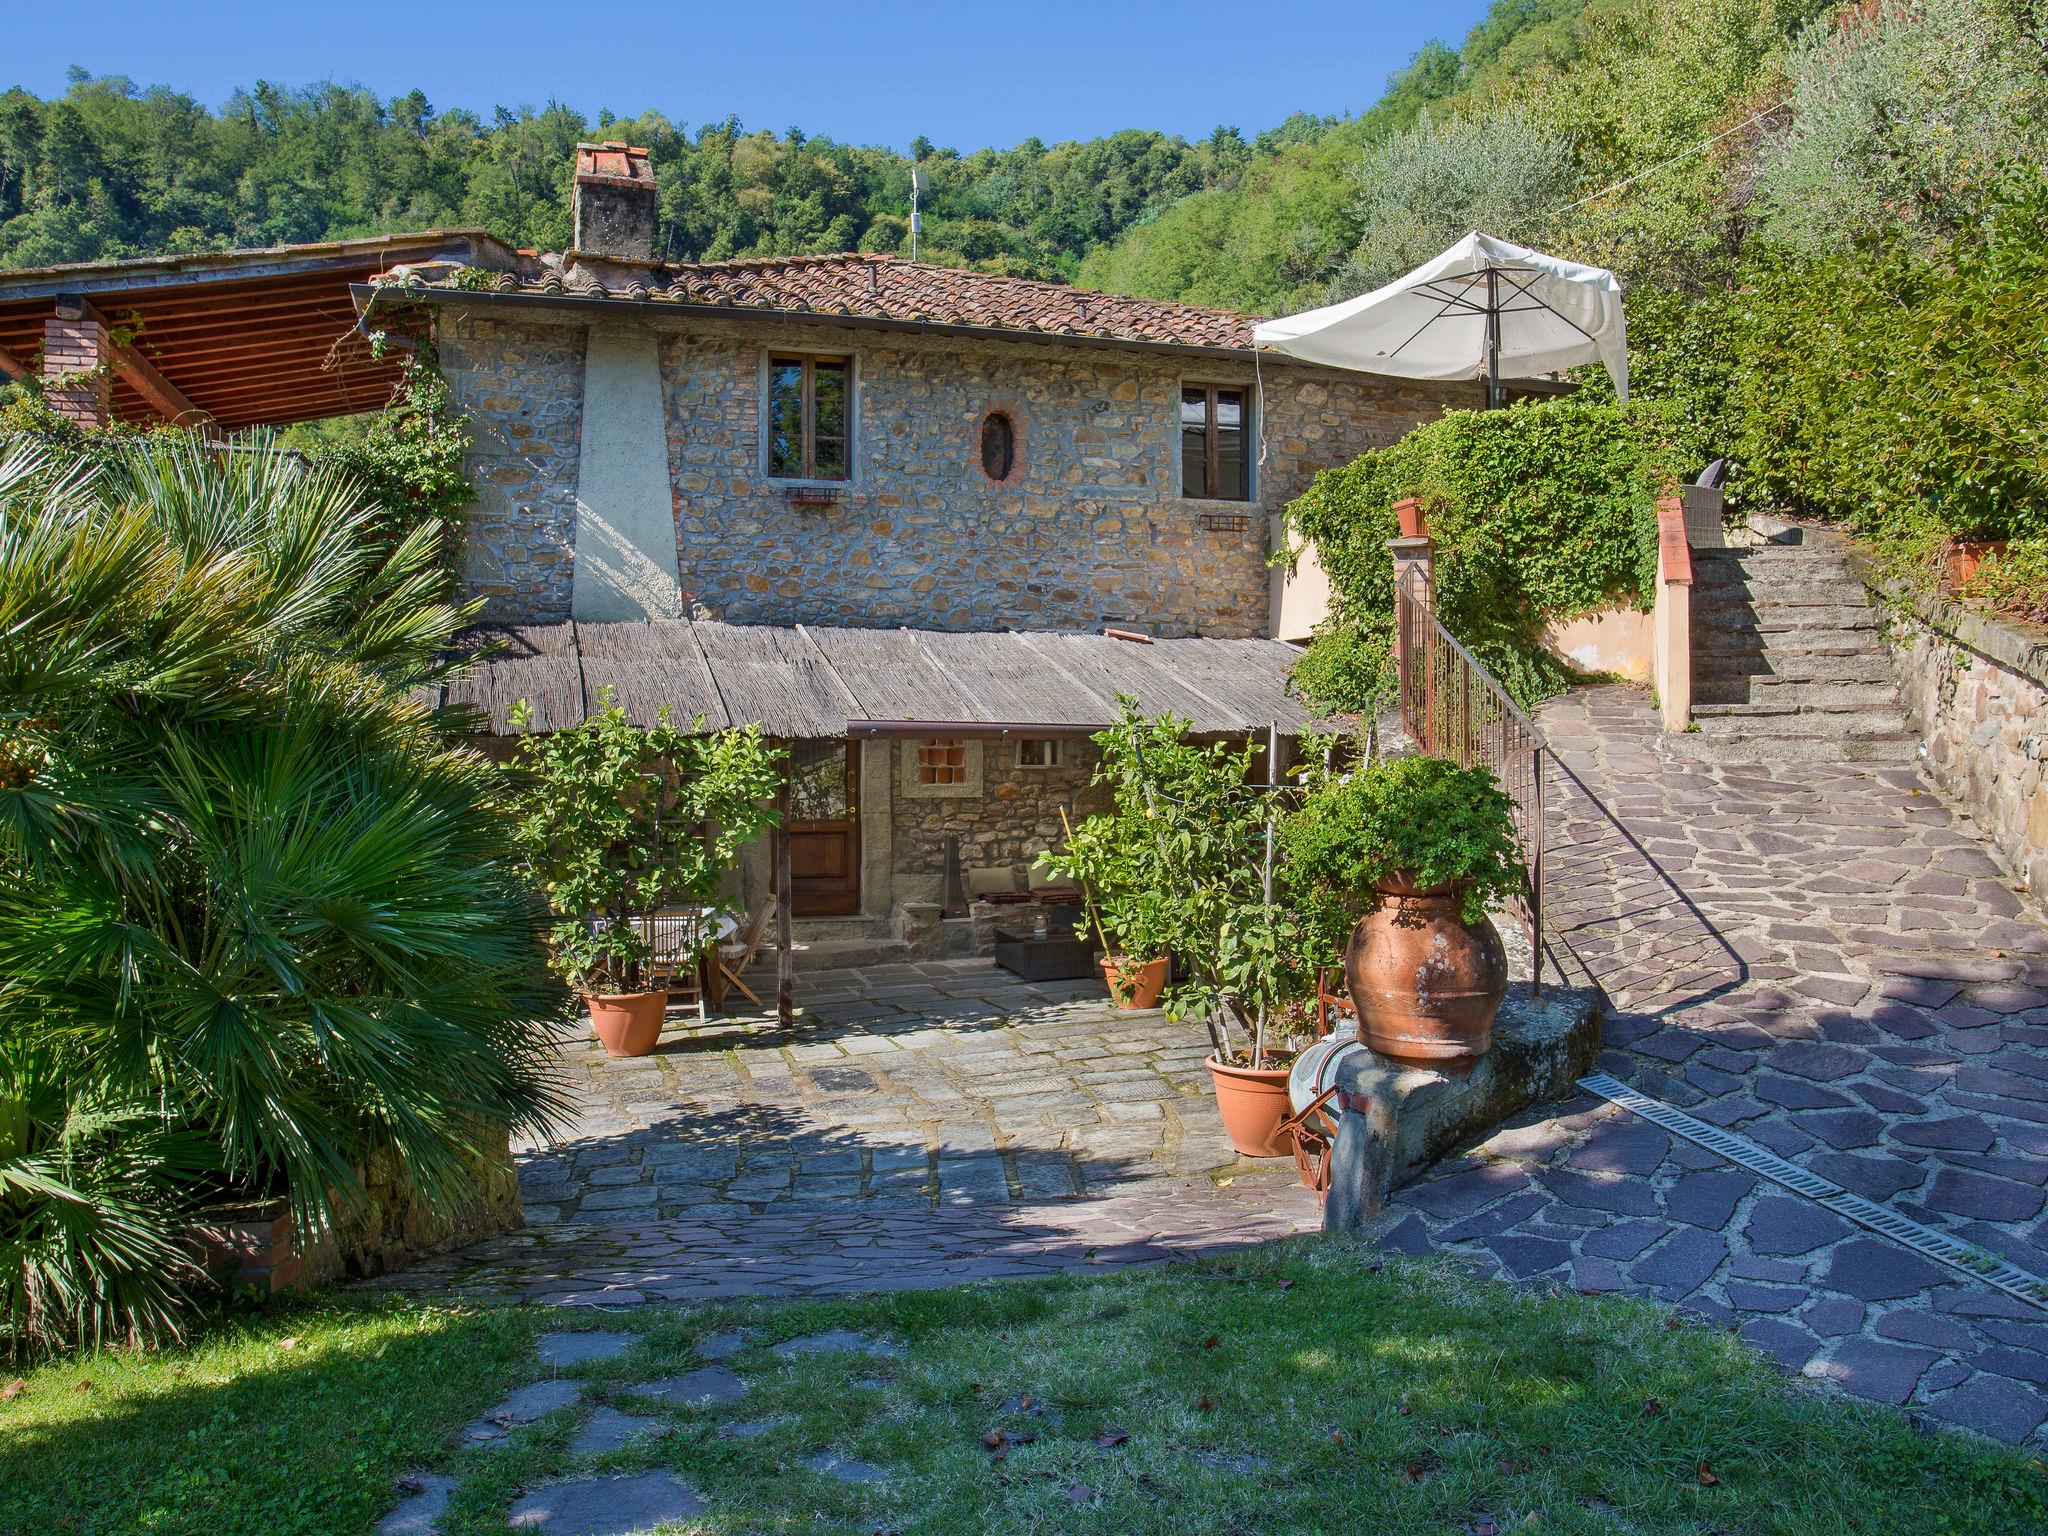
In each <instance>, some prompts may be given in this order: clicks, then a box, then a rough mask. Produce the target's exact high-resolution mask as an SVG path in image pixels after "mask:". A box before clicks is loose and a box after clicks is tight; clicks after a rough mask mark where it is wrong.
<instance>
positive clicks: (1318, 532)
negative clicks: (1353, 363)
mask: <svg viewBox="0 0 2048 1536" xmlns="http://www.w3.org/2000/svg"><path fill="white" fill-rule="evenodd" d="M1680 457H1681V455H1680V452H1679V450H1677V449H1676V448H1674V447H1673V433H1672V423H1671V421H1670V420H1669V419H1668V417H1667V415H1666V413H1665V411H1664V410H1663V409H1662V408H1660V407H1655V406H1647V405H1620V404H1615V403H1611V402H1609V403H1599V402H1589V401H1580V400H1551V401H1545V402H1542V403H1540V404H1529V405H1520V406H1515V407H1513V408H1511V409H1508V410H1502V411H1457V412H1453V413H1452V414H1450V415H1448V416H1445V417H1443V418H1442V419H1441V420H1438V421H1435V422H1432V423H1430V424H1429V425H1427V426H1425V427H1421V428H1418V429H1417V430H1416V431H1413V432H1411V433H1409V434H1408V435H1407V436H1406V437H1404V438H1402V439H1401V440H1400V441H1399V442H1397V443H1395V444H1393V445H1392V446H1390V447H1387V448H1377V449H1374V450H1372V451H1371V452H1369V453H1365V454H1361V455H1360V456H1359V457H1358V458H1356V459H1354V460H1353V461H1352V462H1351V463H1349V464H1345V465H1341V466H1339V467H1337V468H1335V469H1329V470H1325V471H1324V472H1323V473H1322V474H1320V475H1318V476H1317V477H1316V479H1315V481H1314V482H1313V483H1312V484H1311V485H1310V486H1309V488H1308V490H1306V491H1305V492H1303V493H1302V494H1301V495H1300V496H1299V497H1297V498H1296V499H1295V500H1294V502H1293V503H1292V504H1291V505H1290V506H1289V508H1288V519H1289V527H1290V530H1291V532H1292V535H1293V537H1294V538H1295V539H1297V540H1299V539H1303V538H1306V539H1309V540H1312V541H1313V542H1314V543H1315V545H1316V549H1317V553H1318V556H1319V558H1320V559H1321V561H1322V564H1323V568H1324V570H1325V571H1327V572H1328V573H1329V577H1330V584H1331V587H1332V590H1333V591H1334V593H1335V595H1336V605H1335V612H1334V613H1333V614H1332V617H1331V620H1330V621H1329V622H1328V623H1326V624H1325V625H1324V627H1323V629H1322V630H1321V631H1319V632H1318V634H1317V635H1316V637H1315V640H1314V643H1313V644H1312V645H1311V647H1310V650H1309V654H1308V655H1307V656H1306V657H1304V658H1303V660H1302V662H1301V663H1300V664H1299V665H1298V666H1297V668H1296V670H1295V680H1296V683H1297V686H1299V687H1300V688H1301V689H1302V691H1303V692H1304V693H1306V694H1308V695H1309V696H1310V697H1311V698H1313V699H1316V700H1317V701H1318V702H1320V703H1324V704H1327V705H1331V706H1334V707H1337V708H1348V709H1359V708H1364V707H1367V706H1368V704H1369V702H1370V700H1371V698H1372V696H1373V695H1374V693H1375V692H1376V691H1377V690H1379V689H1380V688H1381V687H1382V686H1383V685H1384V682H1385V675H1386V671H1387V667H1388V660H1389V657H1390V655H1391V651H1392V644H1393V623H1394V615H1393V606H1394V589H1393V569H1392V564H1391V561H1390V560H1389V558H1388V555H1387V547H1386V546H1387V540H1389V539H1391V538H1393V537H1394V536H1395V534H1396V532H1397V527H1396V523H1395V517H1394V503H1395V502H1396V501H1398V500H1400V499H1401V498H1403V497H1406V496H1414V497H1418V498H1419V499H1420V500H1421V502H1422V505H1423V514H1424V517H1425V518H1426V519H1427V522H1428V528H1429V533H1430V536H1431V538H1432V539H1434V540H1435V542H1436V585H1437V608H1438V612H1439V614H1440V615H1441V616H1442V618H1443V620H1444V622H1445V624H1446V625H1447V626H1448V627H1449V628H1450V630H1451V631H1452V633H1454V634H1455V635H1457V637H1458V638H1459V639H1460V640H1462V641H1463V642H1464V643H1465V644H1466V645H1467V646H1469V647H1470V648H1471V649H1472V651H1473V652H1474V653H1475V654H1476V655H1477V656H1478V657H1479V659H1480V660H1481V661H1482V662H1484V663H1485V664H1486V666H1487V667H1488V668H1490V669H1491V670H1492V671H1493V673H1494V675H1495V676H1497V677H1498V678H1500V680H1501V682H1502V683H1503V684H1504V685H1505V686H1506V687H1507V689H1508V690H1509V692H1511V693H1512V694H1514V695H1515V696H1516V698H1518V699H1519V700H1521V701H1522V702H1524V703H1529V702H1533V701H1534V700H1536V699H1539V698H1542V697H1544V696H1546V695H1547V694H1550V693H1554V692H1556V691H1557V690H1558V689H1559V688H1560V687H1562V686H1563V685H1564V683H1565V682H1566V681H1567V680H1568V677H1569V673H1568V672H1567V669H1566V668H1565V666H1564V664H1563V663H1562V662H1560V661H1558V660H1557V659H1556V658H1555V657H1552V656H1550V655H1549V654H1548V653H1546V652H1544V651H1543V650H1542V648H1541V647H1540V645H1539V644H1538V639H1539V637H1540V635H1541V633H1542V630H1543V627H1544V625H1545V623H1547V622H1548V621H1551V620H1554V619H1564V618H1571V617H1574V616H1576V615H1579V614H1584V613H1590V612H1593V611H1595V610H1597V609H1600V608H1605V607H1610V606H1614V605H1616V604H1637V605H1641V604H1643V603H1646V602H1647V601H1648V599H1649V595H1650V592H1651V589H1652V587H1653V585H1654V583H1655V580H1656V574H1657V543H1656V528H1657V513H1656V500H1657V496H1658V494H1659V492H1660V490H1661V489H1662V488H1663V487H1664V486H1666V485H1668V484H1670V483H1672V482H1673V481H1674V480H1675V479H1676V478H1677V476H1678V470H1679V468H1680V465H1679V459H1680ZM1283 558H1284V556H1283Z"/></svg>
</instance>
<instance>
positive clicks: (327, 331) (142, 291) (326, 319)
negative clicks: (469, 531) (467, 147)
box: [0, 230, 514, 432]
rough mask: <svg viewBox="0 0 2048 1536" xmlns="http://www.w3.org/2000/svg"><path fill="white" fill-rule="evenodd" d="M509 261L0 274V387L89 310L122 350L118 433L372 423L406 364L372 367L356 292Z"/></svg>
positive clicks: (290, 260)
mask: <svg viewBox="0 0 2048 1536" xmlns="http://www.w3.org/2000/svg"><path fill="white" fill-rule="evenodd" d="M487 251H488V252H489V253H490V255H491V256H492V257H494V258H495V259H496V260H498V261H501V262H510V261H511V260H513V259H514V257H513V253H512V252H511V251H510V250H509V249H508V248H506V247H504V246H503V245H502V244H501V243H500V242H499V241H498V240H496V239H495V238H494V237H493V236H490V235H488V234H485V233H484V232H483V231H481V230H426V231H422V232H420V233H418V234H406V235H379V236H374V237H370V238H365V239H359V240H329V241H322V242H320V243H318V244H314V245H283V246H272V247H268V248H265V249H261V250H242V251H220V252H211V253H207V254H204V255H196V256H162V257H149V258H144V259H140V260H134V261H93V262H72V263H68V264H65V265H63V266H54V267H39V268H31V269H28V270H24V271H15V272H0V373H5V374H10V375H11V374H15V373H19V372H26V371H40V368H41V354H42V350H43V327H44V323H45V322H46V321H47V320H49V319H51V318H52V317H53V316H56V315H58V314H60V313H69V314H71V315H76V314H77V313H78V312H79V311H78V306H79V305H81V304H83V305H86V306H89V307H90V308H91V310H93V311H96V312H97V313H98V314H99V316H100V317H101V318H102V319H103V320H104V321H105V322H106V325H107V327H108V329H109V331H111V332H114V333H116V335H117V336H118V337H120V338H121V339H123V340H124V341H125V345H124V346H119V347H116V348H115V355H114V357H113V358H112V359H111V362H112V385H113V391H112V393H113V410H114V415H115V416H116V417H117V418H119V419H120V420H122V421H126V422H131V423H134V424H136V425H150V424H154V423H156V422H159V421H176V422H179V423H180V424H183V425H193V424H195V422H196V421H197V420H198V419H199V418H201V417H210V418H211V419H212V422H213V424H214V425H215V427H217V428H218V429H219V430H221V431H224V432H236V431H240V430H242V429H244V428H247V427H252V426H261V425H279V426H282V425H286V424H288V423H291V422H296V421H317V420H321V419H323V418H326V417H331V416H349V415H354V414H355V413H356V412H358V411H372V410H376V409H378V408H379V407H380V406H382V405H383V404H384V403H385V402H386V401H388V400H389V399H390V398H391V392H392V390H393V388H394V387H395V386H396V385H397V383H398V378H399V370H400V368H401V366H402V363H403V355H402V353H401V352H400V351H399V350H398V349H392V350H391V352H390V353H388V354H387V355H386V356H385V357H382V358H377V357H374V356H372V355H371V347H370V342H369V339H368V337H367V336H365V335H364V334H363V333H362V332H361V331H360V330H358V329H357V324H356V319H357V316H356V306H355V303H354V301H353V299H352V298H351V296H350V292H349V290H350V285H351V284H356V283H366V282H369V281H370V280H371V279H373V278H375V277H378V276H380V275H382V274H383V273H384V272H386V271H387V270H388V269H390V268H391V267H393V266H397V265H399V264H401V263H405V262H420V261H433V260H446V259H453V260H458V261H465V262H472V261H476V260H478V259H479V257H480V256H483V255H484V253H485V252H487Z"/></svg>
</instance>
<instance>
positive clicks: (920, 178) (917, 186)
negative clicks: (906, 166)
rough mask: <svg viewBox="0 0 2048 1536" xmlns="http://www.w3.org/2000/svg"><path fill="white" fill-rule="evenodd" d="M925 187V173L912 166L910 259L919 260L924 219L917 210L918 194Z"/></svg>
mask: <svg viewBox="0 0 2048 1536" xmlns="http://www.w3.org/2000/svg"><path fill="white" fill-rule="evenodd" d="M923 188H924V174H923V172H921V171H919V170H918V168H917V167H916V166H915V165H912V166H911V167H910V259H911V260H912V261H915V260H917V237H918V236H919V235H921V234H923V233H924V219H923V217H922V216H921V215H920V214H919V213H918V211H917V194H918V193H919V192H920V191H922V190H923Z"/></svg>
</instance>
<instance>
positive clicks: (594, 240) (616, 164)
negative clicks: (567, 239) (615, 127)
mask: <svg viewBox="0 0 2048 1536" xmlns="http://www.w3.org/2000/svg"><path fill="white" fill-rule="evenodd" d="M575 199H576V235H575V244H576V253H577V254H578V255H579V256H596V257H600V258H602V259H604V260H607V261H652V260H654V212H655V200H654V162H653V161H652V160H650V159H649V158H648V157H647V151H646V150H644V149H636V148H635V147H633V146H632V145H630V144H621V143H618V142H616V141H614V140H607V141H606V142H604V143H602V144H578V145H577V146H576V192H575Z"/></svg>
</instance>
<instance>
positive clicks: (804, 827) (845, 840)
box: [783, 739, 860, 917]
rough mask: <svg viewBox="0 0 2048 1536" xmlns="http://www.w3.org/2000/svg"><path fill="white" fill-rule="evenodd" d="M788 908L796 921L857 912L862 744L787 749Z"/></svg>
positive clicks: (814, 743) (809, 743)
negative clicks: (804, 918) (788, 770)
mask: <svg viewBox="0 0 2048 1536" xmlns="http://www.w3.org/2000/svg"><path fill="white" fill-rule="evenodd" d="M789 769H790V781H789V826H788V829H787V831H786V833H785V834H783V835H786V836H787V837H788V838H789V902H790V910H791V911H792V912H793V913H795V914H796V915H797V916H798V917H844V916H847V915H848V914H850V913H854V912H858V911H859V910H860V743H859V742H857V741H853V740H851V739H848V740H846V741H797V742H791V743H790V748H789Z"/></svg>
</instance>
